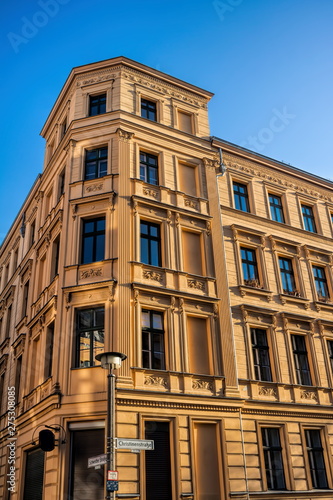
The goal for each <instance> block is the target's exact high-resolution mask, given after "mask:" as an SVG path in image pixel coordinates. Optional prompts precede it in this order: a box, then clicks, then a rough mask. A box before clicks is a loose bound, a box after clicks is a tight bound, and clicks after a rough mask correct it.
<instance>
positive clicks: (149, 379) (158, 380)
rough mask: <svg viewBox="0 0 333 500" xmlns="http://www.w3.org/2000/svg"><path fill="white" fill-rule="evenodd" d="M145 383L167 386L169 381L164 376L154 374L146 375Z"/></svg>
mask: <svg viewBox="0 0 333 500" xmlns="http://www.w3.org/2000/svg"><path fill="white" fill-rule="evenodd" d="M144 385H153V386H161V387H167V386H168V383H167V381H166V379H165V378H163V377H158V376H154V375H147V376H146V377H145V381H144Z"/></svg>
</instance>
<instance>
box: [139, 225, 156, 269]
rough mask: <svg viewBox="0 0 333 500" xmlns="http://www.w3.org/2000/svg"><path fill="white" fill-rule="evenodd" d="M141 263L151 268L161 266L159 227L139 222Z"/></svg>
mask: <svg viewBox="0 0 333 500" xmlns="http://www.w3.org/2000/svg"><path fill="white" fill-rule="evenodd" d="M140 242H141V262H143V263H144V264H150V265H152V266H160V265H161V248H160V247H161V238H160V226H159V225H158V224H153V223H151V222H146V221H141V224H140Z"/></svg>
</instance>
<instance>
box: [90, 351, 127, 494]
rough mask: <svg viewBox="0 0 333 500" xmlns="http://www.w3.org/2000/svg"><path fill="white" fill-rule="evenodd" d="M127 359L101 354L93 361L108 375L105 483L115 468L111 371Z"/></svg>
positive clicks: (114, 417)
mask: <svg viewBox="0 0 333 500" xmlns="http://www.w3.org/2000/svg"><path fill="white" fill-rule="evenodd" d="M126 358H127V356H126V354H122V353H121V352H103V353H101V354H97V356H95V359H97V361H100V362H101V366H102V368H105V369H106V370H109V373H108V411H107V434H106V464H107V470H106V481H107V479H108V476H107V474H108V471H109V470H111V471H114V470H115V468H116V462H115V446H114V443H115V442H114V440H115V430H116V406H115V392H116V376H115V375H114V374H113V373H112V370H117V369H118V368H120V367H121V363H122V362H123V361H124V360H125V359H126ZM114 498H115V491H108V489H107V492H106V499H107V500H110V499H114Z"/></svg>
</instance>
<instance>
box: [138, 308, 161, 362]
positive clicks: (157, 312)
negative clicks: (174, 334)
mask: <svg viewBox="0 0 333 500" xmlns="http://www.w3.org/2000/svg"><path fill="white" fill-rule="evenodd" d="M143 313H148V314H149V327H144V325H143ZM154 315H157V316H159V317H160V320H161V323H162V329H159V328H154V326H153V316H154ZM144 332H147V334H148V337H149V338H148V348H147V349H144ZM154 334H156V335H160V336H161V338H162V342H161V344H162V343H163V346H162V347H163V350H160V351H157V350H156V351H155V350H154V341H153V339H154ZM166 347H167V345H166V329H165V312H164V311H162V310H157V309H149V308H147V307H145V306H144V307H142V309H141V366H142V368H144V369H145V370H160V371H165V370H166V369H167V368H166V367H167V359H166V358H167V356H166V354H167V349H166ZM144 353H147V354H148V366H145V362H144ZM157 353H159V354H162V356H161V367H160V368H156V365H155V366H154V362H153V361H154V355H155V354H157Z"/></svg>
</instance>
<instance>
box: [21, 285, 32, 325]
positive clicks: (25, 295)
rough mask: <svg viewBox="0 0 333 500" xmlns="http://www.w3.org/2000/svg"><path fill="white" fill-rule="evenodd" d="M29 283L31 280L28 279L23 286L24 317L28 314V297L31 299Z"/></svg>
mask: <svg viewBox="0 0 333 500" xmlns="http://www.w3.org/2000/svg"><path fill="white" fill-rule="evenodd" d="M29 285H30V282H29V281H27V282H26V284H25V285H24V288H23V300H22V317H24V316H26V315H27V309H28V299H29Z"/></svg>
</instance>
